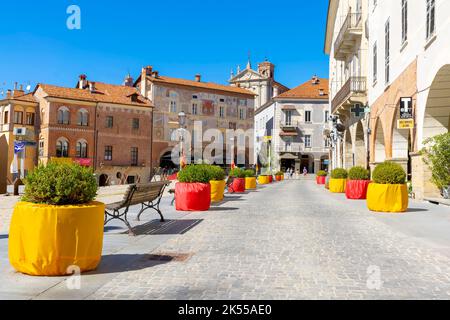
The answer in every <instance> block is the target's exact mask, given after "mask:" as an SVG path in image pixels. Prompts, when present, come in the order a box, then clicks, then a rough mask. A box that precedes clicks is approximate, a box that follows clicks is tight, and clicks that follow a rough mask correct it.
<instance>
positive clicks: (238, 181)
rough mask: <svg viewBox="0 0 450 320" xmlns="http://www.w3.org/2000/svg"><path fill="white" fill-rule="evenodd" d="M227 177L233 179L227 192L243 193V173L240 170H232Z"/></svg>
mask: <svg viewBox="0 0 450 320" xmlns="http://www.w3.org/2000/svg"><path fill="white" fill-rule="evenodd" d="M229 175H230V177H232V178H233V182H232V184H231V186H230V188H229V192H232V193H233V192H234V193H243V192H245V171H244V170H242V169H240V168H234V169H231V170H230V174H229Z"/></svg>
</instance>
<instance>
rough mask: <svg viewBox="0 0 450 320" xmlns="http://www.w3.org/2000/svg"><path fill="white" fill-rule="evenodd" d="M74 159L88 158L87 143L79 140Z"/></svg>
mask: <svg viewBox="0 0 450 320" xmlns="http://www.w3.org/2000/svg"><path fill="white" fill-rule="evenodd" d="M76 157H77V158H82V159H84V158H87V157H88V143H87V141H86V140H84V139H80V140H78V141H77V144H76Z"/></svg>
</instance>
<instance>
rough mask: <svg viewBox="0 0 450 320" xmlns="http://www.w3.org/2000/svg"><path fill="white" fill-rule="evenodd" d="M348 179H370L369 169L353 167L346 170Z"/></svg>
mask: <svg viewBox="0 0 450 320" xmlns="http://www.w3.org/2000/svg"><path fill="white" fill-rule="evenodd" d="M348 178H349V179H350V180H370V173H369V170H367V169H365V168H363V167H353V168H351V169H350V170H349V171H348Z"/></svg>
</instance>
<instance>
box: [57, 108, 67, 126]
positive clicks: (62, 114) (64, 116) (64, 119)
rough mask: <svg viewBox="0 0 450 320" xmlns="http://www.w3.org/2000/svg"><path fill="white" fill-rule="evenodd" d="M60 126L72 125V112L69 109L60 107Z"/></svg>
mask: <svg viewBox="0 0 450 320" xmlns="http://www.w3.org/2000/svg"><path fill="white" fill-rule="evenodd" d="M57 114H58V124H69V123H70V111H69V108H67V107H64V106H63V107H60V108H59V109H58V113H57Z"/></svg>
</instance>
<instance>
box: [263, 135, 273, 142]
mask: <svg viewBox="0 0 450 320" xmlns="http://www.w3.org/2000/svg"><path fill="white" fill-rule="evenodd" d="M271 140H272V137H271V136H265V137H264V142H269V141H271Z"/></svg>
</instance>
